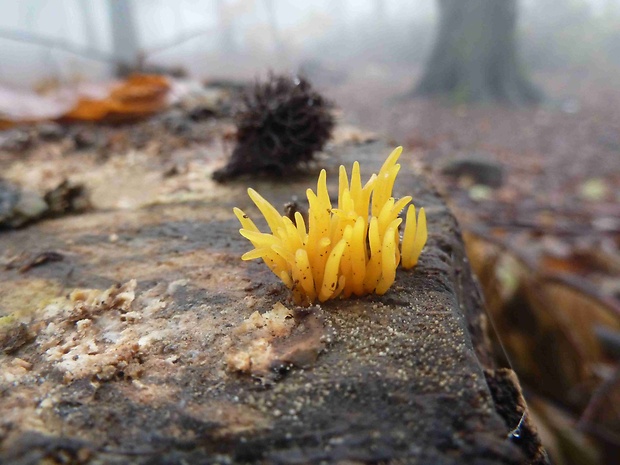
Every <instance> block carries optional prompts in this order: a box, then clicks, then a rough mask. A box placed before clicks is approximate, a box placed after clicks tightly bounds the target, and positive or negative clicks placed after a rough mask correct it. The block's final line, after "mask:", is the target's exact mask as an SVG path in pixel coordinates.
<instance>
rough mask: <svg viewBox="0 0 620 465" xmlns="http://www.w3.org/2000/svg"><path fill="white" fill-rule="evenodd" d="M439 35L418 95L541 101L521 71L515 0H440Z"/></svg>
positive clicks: (482, 99)
mask: <svg viewBox="0 0 620 465" xmlns="http://www.w3.org/2000/svg"><path fill="white" fill-rule="evenodd" d="M438 4H439V11H440V24H439V33H438V36H437V39H436V43H435V48H434V50H433V53H432V55H431V57H430V60H429V63H428V65H427V69H426V72H425V74H424V76H423V77H422V80H421V81H420V83H419V84H418V86H417V88H416V90H415V93H416V94H417V95H433V94H451V95H452V96H453V97H454V98H456V99H458V100H460V101H492V100H498V101H505V102H510V103H514V104H523V103H536V102H539V101H540V100H541V98H542V95H541V93H540V91H539V90H538V89H537V88H536V87H534V86H533V85H532V84H531V83H530V82H529V81H528V80H527V79H526V78H525V76H524V75H523V74H522V71H521V69H520V66H519V63H518V60H517V47H516V23H517V3H516V0H501V1H498V0H438Z"/></svg>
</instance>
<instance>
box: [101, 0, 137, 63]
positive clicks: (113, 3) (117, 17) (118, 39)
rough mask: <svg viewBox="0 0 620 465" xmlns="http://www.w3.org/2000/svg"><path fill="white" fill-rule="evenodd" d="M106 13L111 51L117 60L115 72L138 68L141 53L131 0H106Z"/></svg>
mask: <svg viewBox="0 0 620 465" xmlns="http://www.w3.org/2000/svg"><path fill="white" fill-rule="evenodd" d="M108 14H109V15H110V25H111V31H112V51H113V52H112V53H113V54H114V57H115V59H116V60H117V62H118V67H117V73H118V74H120V75H122V74H126V73H127V72H129V71H130V70H133V69H140V67H141V61H142V57H141V53H140V48H139V43H138V34H137V31H136V24H135V21H134V11H133V2H131V1H129V0H123V1H118V0H108Z"/></svg>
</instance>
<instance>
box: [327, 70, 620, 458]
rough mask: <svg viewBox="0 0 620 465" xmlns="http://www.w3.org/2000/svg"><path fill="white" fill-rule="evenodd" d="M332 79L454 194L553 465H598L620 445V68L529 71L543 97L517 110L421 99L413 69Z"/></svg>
mask: <svg viewBox="0 0 620 465" xmlns="http://www.w3.org/2000/svg"><path fill="white" fill-rule="evenodd" d="M319 71H321V70H319ZM325 76H326V78H325V80H324V81H323V82H321V78H322V75H321V73H320V72H319V73H317V78H318V80H319V83H320V84H321V85H323V86H324V88H325V91H326V93H327V94H328V95H329V96H330V97H331V98H333V99H334V101H335V102H337V105H338V107H339V108H340V109H341V110H342V114H343V117H344V118H345V120H347V121H349V122H352V123H354V124H356V125H359V126H360V127H363V128H365V129H369V130H372V131H375V132H376V133H377V134H378V135H381V136H384V135H386V136H388V137H389V138H391V140H392V141H393V143H394V144H395V145H403V146H405V153H407V152H409V153H412V154H413V157H414V159H415V160H416V162H419V163H421V164H422V166H423V167H424V168H425V169H426V170H427V172H429V173H431V175H432V176H433V178H434V180H435V181H436V184H437V185H438V186H439V189H440V190H441V191H442V193H443V194H444V195H445V196H446V198H447V199H448V202H449V204H450V205H451V206H452V208H453V210H454V212H455V215H456V216H457V218H458V219H459V221H460V223H461V226H462V228H463V230H464V236H465V239H466V242H467V246H468V254H469V256H470V260H471V261H472V266H473V268H474V270H475V271H476V272H477V274H478V277H479V279H480V281H481V284H482V286H483V288H484V291H485V296H486V299H487V304H488V309H489V312H490V314H491V316H492V319H493V325H494V327H495V329H496V331H497V332H498V333H499V335H500V338H501V340H502V343H503V344H502V345H503V349H504V350H505V351H506V352H507V355H508V357H509V359H510V363H511V364H512V365H513V366H514V367H515V369H516V370H517V372H518V373H519V375H520V377H521V378H522V380H523V381H524V382H525V384H526V385H527V386H529V388H530V406H531V407H532V411H533V415H535V416H536V417H537V419H538V424H539V425H540V428H541V430H542V435H543V438H544V439H545V442H546V446H547V448H548V449H549V450H550V452H551V453H552V456H553V457H554V459H555V461H556V463H564V464H569V463H576V460H585V461H580V462H579V463H600V462H604V461H605V453H604V450H614V449H615V450H616V451H617V450H618V447H620V412H618V410H617V409H616V408H614V407H613V405H618V400H619V398H620V370H619V368H618V363H617V362H618V355H619V348H620V332H619V330H620V326H619V325H620V131H619V128H620V86H618V85H617V83H618V82H620V80H619V79H618V78H619V77H620V72H618V71H617V70H615V71H609V72H607V73H602V72H586V71H572V72H564V71H555V72H549V73H544V74H543V73H541V74H538V75H535V76H534V80H535V82H536V83H537V84H538V85H539V86H540V87H541V88H542V89H543V90H544V92H545V94H546V98H547V99H546V101H545V103H543V104H542V105H540V106H539V107H523V108H514V107H513V108H510V107H504V106H500V105H491V104H488V105H475V106H474V105H466V104H463V103H459V102H450V101H445V100H443V101H442V100H440V99H420V98H417V99H413V98H411V97H410V93H411V91H412V89H413V87H414V84H415V82H416V73H414V74H412V73H411V71H410V70H406V69H398V68H395V67H392V66H384V67H381V66H377V65H370V64H369V65H366V66H362V67H361V68H356V69H355V73H349V74H347V75H336V74H334V73H332V74H326V75H325ZM334 76H336V77H337V78H338V79H331V81H330V78H333V77H334ZM408 94H409V95H408ZM502 352H503V350H502V348H499V353H500V354H501V353H502ZM557 406H561V408H560V409H558V408H557ZM582 433H589V434H590V436H589V437H590V438H592V437H594V438H596V439H597V441H599V442H598V444H597V445H594V443H591V442H588V441H587V440H585V441H584V440H583V436H582V435H581V434H582ZM595 443H596V441H595ZM567 444H569V445H570V447H576V449H575V450H578V451H579V453H577V454H576V455H575V453H574V451H573V452H567ZM577 457H579V458H577Z"/></svg>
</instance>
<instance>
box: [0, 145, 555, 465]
mask: <svg viewBox="0 0 620 465" xmlns="http://www.w3.org/2000/svg"><path fill="white" fill-rule="evenodd" d="M205 147H206V148H205V149H204V150H202V151H200V152H198V153H196V151H194V152H192V151H185V152H184V151H182V150H180V151H179V150H178V151H176V152H175V154H174V161H175V163H176V164H177V165H178V166H181V167H182V169H180V170H176V171H175V172H174V173H173V174H172V175H164V172H165V170H166V169H169V160H165V161H164V160H161V159H159V158H153V157H149V156H147V155H145V154H144V153H141V152H133V153H131V154H129V155H126V156H123V157H122V158H121V157H116V158H109V159H107V160H106V161H105V163H104V164H103V165H100V163H101V160H98V159H97V158H96V157H93V158H92V159H89V158H88V156H87V155H85V154H82V155H80V157H78V158H70V157H64V156H59V159H58V160H57V162H58V164H59V166H61V168H56V169H57V170H58V175H61V174H62V172H64V171H66V172H70V173H71V174H72V179H73V180H75V181H79V182H84V184H85V185H86V186H87V187H88V188H89V189H90V190H91V191H92V193H93V196H92V200H93V207H94V210H93V211H91V212H88V213H86V214H83V215H81V216H70V217H63V218H59V219H53V220H48V221H43V222H40V223H37V224H35V225H33V226H31V227H29V228H26V229H22V230H18V231H6V232H2V233H0V254H1V255H0V260H2V262H3V263H4V267H2V268H0V348H2V351H0V367H1V371H0V399H1V402H0V462H2V463H11V464H34V463H40V462H41V461H43V460H45V459H47V460H48V461H49V463H84V464H100V463H113V464H115V463H118V464H126V463H135V464H171V463H172V464H174V463H214V464H215V463H264V464H271V463H276V464H305V463H341V464H357V463H420V464H437V465H438V464H468V463H471V464H474V463H475V464H489V465H490V464H526V463H527V464H533V463H546V458H545V454H544V451H543V450H542V449H541V447H540V445H539V441H538V438H537V436H536V433H535V432H534V431H533V430H532V427H531V426H530V424H529V419H528V418H527V417H526V421H525V423H524V424H523V426H522V428H521V430H520V431H519V434H517V435H514V436H512V437H509V433H510V431H511V430H512V429H513V428H514V427H515V426H516V425H517V423H518V422H519V418H520V417H521V413H522V412H523V409H524V408H525V404H524V402H523V399H522V397H521V395H520V389H519V386H518V383H517V381H516V378H514V376H511V374H510V373H507V372H506V371H505V370H497V369H496V367H495V366H494V365H493V362H492V360H491V357H490V351H489V347H488V343H487V341H486V339H485V336H484V330H485V328H484V326H485V323H484V321H485V317H484V313H483V310H482V306H481V298H480V294H479V291H478V288H477V286H476V285H475V283H474V280H473V278H472V275H471V271H470V269H469V265H468V263H467V259H466V257H465V254H464V250H463V244H462V242H461V238H460V233H459V231H458V227H457V225H456V222H455V220H454V218H453V216H452V215H451V214H450V212H449V210H448V209H447V207H446V206H445V204H444V203H443V202H442V201H441V199H440V198H439V197H438V195H437V194H436V193H435V192H434V191H433V190H432V188H431V186H429V185H428V184H427V182H426V181H425V180H424V178H423V177H420V176H417V175H415V174H414V169H413V167H414V162H413V160H412V159H411V157H410V155H408V154H407V153H405V154H404V155H403V157H402V158H401V164H402V165H403V168H402V170H401V174H400V175H399V178H398V179H397V183H396V187H395V193H396V195H397V196H402V195H407V194H411V195H413V197H414V202H415V203H416V206H418V207H419V206H424V207H425V209H426V211H427V215H428V228H429V242H428V244H427V246H426V249H425V251H424V252H423V254H422V257H421V259H420V263H419V264H418V266H417V267H416V268H414V269H413V270H411V271H404V270H401V269H399V270H398V272H397V278H396V282H395V284H394V286H393V287H392V289H390V291H388V293H387V294H385V295H384V296H381V297H379V296H367V297H364V298H357V299H351V300H347V301H334V302H329V303H326V304H323V305H321V306H315V307H311V308H308V309H302V308H297V307H295V306H294V305H293V304H292V303H291V301H290V300H289V293H288V290H287V289H286V288H285V287H284V286H283V285H282V284H281V283H280V282H279V281H278V280H277V279H276V278H275V277H274V276H273V275H272V274H271V273H270V272H269V271H268V269H267V268H266V267H265V266H264V265H262V264H261V263H258V262H242V261H241V260H240V258H239V257H240V256H241V254H242V253H243V252H245V251H247V250H248V249H249V248H250V246H249V243H247V241H246V240H245V239H243V238H242V237H241V236H240V235H239V234H238V232H237V231H238V229H239V225H238V223H237V220H236V219H235V218H234V216H233V214H232V208H233V206H238V207H240V208H242V209H243V210H245V211H246V212H248V213H249V214H250V215H251V216H252V217H253V218H258V217H259V215H258V212H257V210H256V209H255V208H254V207H253V206H252V204H251V201H250V199H249V198H248V197H247V195H246V192H245V189H246V187H248V186H251V187H254V188H255V189H256V190H257V191H259V192H260V193H261V194H262V195H263V196H264V197H265V198H267V199H268V200H269V201H271V202H272V203H273V204H274V205H284V204H285V203H286V202H290V201H291V200H294V197H295V196H296V197H297V198H299V199H303V198H304V197H305V195H304V193H305V189H306V188H307V187H314V184H315V183H316V175H317V174H318V170H319V168H320V167H325V168H326V169H327V170H328V186H329V187H330V190H331V192H333V193H334V197H335V196H336V195H337V192H336V189H337V185H336V183H337V179H338V175H337V167H338V165H339V164H341V163H342V164H344V165H345V166H350V165H351V164H352V162H353V161H354V160H359V161H360V163H361V167H362V177H363V178H365V179H367V178H368V177H369V175H370V174H371V173H372V172H376V171H378V169H379V166H380V164H381V163H382V161H383V160H384V159H385V157H386V155H387V154H388V153H389V151H390V149H391V148H390V147H388V146H387V145H385V144H384V143H381V142H373V143H366V144H358V143H351V142H349V143H346V142H343V143H336V144H335V146H334V147H333V148H332V149H331V150H330V152H329V154H327V155H326V156H325V157H323V158H320V159H319V160H318V162H317V165H316V166H314V167H312V169H311V170H310V171H311V173H309V174H308V175H307V176H304V175H299V174H296V175H295V176H294V177H291V178H290V179H288V180H287V181H288V182H286V183H281V182H280V183H278V182H274V181H273V180H271V181H270V180H266V179H262V180H257V179H246V180H242V181H239V182H237V183H234V184H230V185H225V186H219V185H216V184H215V183H214V182H213V181H211V180H210V176H209V174H210V173H212V172H213V171H214V170H215V169H216V168H217V167H218V166H221V165H222V164H223V159H222V156H221V152H220V149H219V147H220V145H219V143H218V142H217V141H216V142H208V143H206V145H205ZM45 163H47V161H41V162H40V163H39V165H40V169H41V170H43V169H44V168H45V166H46V165H45ZM37 166H38V165H37V163H36V160H34V161H32V160H31V164H30V165H28V166H27V167H26V166H25V165H24V166H22V167H21V168H20V167H16V166H12V168H11V169H10V170H8V171H6V172H8V175H9V177H10V178H11V179H12V180H14V181H19V179H20V177H23V178H24V179H25V178H27V177H28V178H29V179H30V178H32V177H36V176H35V175H34V174H33V171H34V172H35V173H36V170H37V169H38V168H37ZM95 167H98V168H97V170H95ZM95 171H96V173H97V175H96V176H95V175H93V172H95ZM24 173H28V176H26V174H24ZM261 226H264V225H263V224H259V227H261ZM49 251H54V252H55V253H58V254H60V255H61V256H62V257H63V259H62V260H57V261H50V262H46V263H43V264H41V265H40V266H36V267H25V264H28V262H29V261H32V257H33V256H36V255H37V254H40V253H44V252H49ZM256 312H258V314H257V313H256Z"/></svg>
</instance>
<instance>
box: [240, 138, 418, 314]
mask: <svg viewBox="0 0 620 465" xmlns="http://www.w3.org/2000/svg"><path fill="white" fill-rule="evenodd" d="M401 152H402V147H398V148H396V149H395V150H394V151H393V152H392V153H391V154H390V156H389V157H388V158H387V160H386V161H385V163H383V166H382V167H381V170H380V171H379V174H378V175H377V174H373V175H372V176H371V177H370V179H369V180H368V182H367V183H366V184H365V185H363V186H362V181H361V177H360V166H359V163H358V162H355V163H354V164H353V170H352V172H351V182H350V183H349V180H348V177H347V172H346V170H345V168H344V166H340V175H339V189H338V208H332V204H331V202H330V200H329V194H328V192H327V175H326V172H325V170H322V171H321V174H320V175H319V180H318V183H317V191H316V193H314V192H313V191H312V189H308V190H307V192H306V193H307V196H308V202H309V209H308V225H307V227H306V222H305V220H304V217H303V216H302V215H301V213H299V212H295V216H294V218H295V222H293V221H292V220H291V219H290V218H288V217H287V216H282V215H280V213H278V211H277V210H276V209H275V208H274V207H273V206H272V205H271V204H270V203H269V202H268V201H267V200H265V199H264V198H263V197H261V196H260V195H259V194H258V192H256V191H255V190H254V189H248V194H249V196H250V198H251V199H252V200H253V201H254V203H255V204H256V206H257V207H258V209H259V210H260V211H261V213H262V214H263V216H264V217H265V219H266V220H267V224H268V226H269V228H270V229H271V234H268V233H262V232H260V231H259V230H258V228H257V227H256V225H255V224H254V222H253V221H252V220H251V219H250V218H248V216H247V215H246V214H245V213H244V212H243V211H241V210H240V209H239V208H235V209H234V212H235V215H236V216H237V218H238V219H239V221H240V222H241V225H242V226H243V228H242V229H240V230H239V232H240V233H241V235H242V236H243V237H245V238H247V239H248V240H249V241H250V242H251V243H252V245H254V247H255V248H254V250H251V251H250V252H247V253H245V254H244V255H243V256H242V257H241V258H242V259H243V260H253V259H256V258H262V259H263V261H264V262H265V263H266V264H267V266H268V267H269V268H270V269H271V271H273V272H274V273H275V275H276V276H278V277H279V278H280V279H281V280H282V281H283V282H284V284H286V286H288V287H289V288H290V289H291V290H292V291H293V296H294V298H295V301H296V302H297V303H311V302H315V301H316V300H317V299H318V300H319V301H321V302H324V301H326V300H329V299H334V298H336V297H338V296H340V295H342V296H343V297H345V298H346V297H349V296H350V295H351V294H355V295H358V296H361V295H365V294H370V293H373V292H374V293H376V294H379V295H382V294H384V293H385V292H386V291H387V290H388V289H389V288H390V286H391V285H392V283H393V282H394V279H395V277H396V268H397V267H398V264H399V263H401V262H402V266H403V268H412V267H414V266H415V265H416V263H417V262H418V257H419V256H420V253H421V252H422V248H423V247H424V244H425V243H426V238H427V231H426V215H425V213H424V208H421V209H420V212H419V214H418V217H417V219H416V214H415V213H416V212H415V207H414V205H413V204H411V205H409V207H408V209H407V215H406V221H405V228H404V232H403V237H402V241H401V240H400V233H399V226H400V224H401V222H402V221H403V220H402V218H399V217H398V216H399V214H400V212H401V211H402V210H403V209H404V208H405V206H406V205H407V204H408V203H409V202H411V197H410V196H406V197H403V198H401V199H399V200H395V199H394V197H392V188H393V186H394V181H395V180H396V175H397V174H398V171H399V170H400V165H399V164H397V163H396V161H397V160H398V158H399V157H400V154H401Z"/></svg>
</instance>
